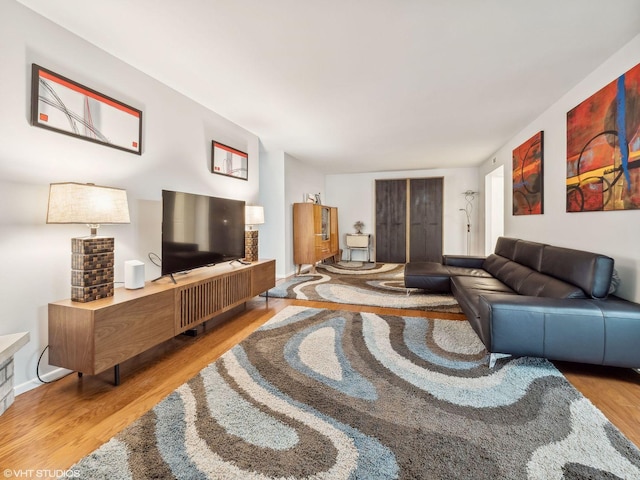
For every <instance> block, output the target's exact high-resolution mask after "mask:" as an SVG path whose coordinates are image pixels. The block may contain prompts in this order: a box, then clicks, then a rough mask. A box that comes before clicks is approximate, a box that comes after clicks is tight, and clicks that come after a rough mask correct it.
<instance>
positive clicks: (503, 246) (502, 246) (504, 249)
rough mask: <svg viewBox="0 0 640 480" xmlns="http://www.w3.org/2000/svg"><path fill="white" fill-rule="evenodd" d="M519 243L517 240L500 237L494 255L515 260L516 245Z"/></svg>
mask: <svg viewBox="0 0 640 480" xmlns="http://www.w3.org/2000/svg"><path fill="white" fill-rule="evenodd" d="M518 241H519V240H518V239H517V238H509V237H498V240H497V241H496V248H495V251H494V253H495V254H496V255H500V256H501V257H505V258H508V259H509V260H513V256H514V255H515V253H516V243H517V242H518Z"/></svg>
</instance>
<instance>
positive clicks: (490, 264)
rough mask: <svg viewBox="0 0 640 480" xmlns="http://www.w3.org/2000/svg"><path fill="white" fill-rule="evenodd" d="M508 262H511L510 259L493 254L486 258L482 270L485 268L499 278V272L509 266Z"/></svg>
mask: <svg viewBox="0 0 640 480" xmlns="http://www.w3.org/2000/svg"><path fill="white" fill-rule="evenodd" d="M507 262H509V259H508V258H506V257H501V256H500V255H496V254H495V253H492V254H491V255H489V256H488V257H487V258H485V260H484V262H483V263H482V268H484V269H485V270H486V271H487V272H489V273H490V274H491V275H493V276H494V277H497V276H498V272H499V271H500V269H501V268H502V267H504V266H505V265H506V264H507Z"/></svg>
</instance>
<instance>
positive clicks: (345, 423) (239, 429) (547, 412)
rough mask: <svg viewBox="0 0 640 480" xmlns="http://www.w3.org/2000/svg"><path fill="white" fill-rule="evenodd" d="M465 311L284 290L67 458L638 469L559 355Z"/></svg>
mask: <svg viewBox="0 0 640 480" xmlns="http://www.w3.org/2000/svg"><path fill="white" fill-rule="evenodd" d="M484 357H485V352H484V350H483V347H482V344H481V343H480V342H479V340H478V339H477V337H476V336H475V334H474V333H473V331H472V330H471V328H470V327H469V325H468V324H467V322H461V321H447V320H433V319H425V318H416V317H401V316H380V315H376V314H372V313H358V312H346V311H340V310H325V309H313V308H306V307H297V306H289V307H286V308H285V309H283V310H282V311H280V312H279V313H278V314H277V315H276V316H275V317H273V318H272V319H271V320H270V321H269V322H267V323H266V324H265V325H264V326H262V327H261V328H260V329H258V330H257V331H256V332H254V333H253V334H251V335H250V336H249V337H248V338H247V339H246V340H244V341H243V342H242V343H240V344H239V345H237V346H236V347H234V348H233V349H232V350H230V351H229V352H227V353H226V354H224V355H223V356H222V357H221V358H220V359H219V360H217V361H216V362H215V363H213V364H211V365H210V366H208V367H206V368H205V369H203V370H202V371H201V372H200V373H199V374H198V375H197V376H196V377H194V378H193V379H191V380H190V381H188V382H187V383H185V384H183V385H182V386H181V387H180V388H178V389H177V390H176V391H175V392H173V393H172V394H170V395H169V396H168V397H166V398H165V399H164V400H163V401H161V402H160V403H159V404H158V405H157V406H156V407H155V408H153V409H152V410H151V411H149V412H148V413H146V414H145V415H144V416H143V417H141V418H140V419H139V420H137V421H136V422H135V423H133V424H132V425H131V426H129V427H128V428H126V429H125V430H124V431H122V432H121V433H120V434H118V435H117V436H116V437H114V438H113V439H111V440H110V441H109V442H108V443H106V444H105V445H103V446H102V447H101V448H99V449H98V450H96V451H95V452H94V453H92V454H91V455H89V456H87V457H85V458H84V459H83V460H82V461H80V462H79V463H78V464H77V465H75V466H74V467H72V469H73V471H74V472H76V471H77V472H78V474H79V475H80V478H91V479H99V478H105V479H106V478H108V479H114V478H117V479H148V478H162V479H169V478H177V479H268V478H281V479H284V478H286V479H298V478H314V479H389V478H407V479H409V478H411V479H474V480H478V479H491V480H496V479H526V478H529V479H541V480H542V479H544V480H549V479H560V478H572V479H578V478H580V479H584V478H590V479H600V478H601V479H605V478H606V479H612V478H625V479H630V478H640V451H638V449H637V448H636V447H635V446H634V445H633V444H631V443H630V442H629V441H628V440H627V439H626V438H625V437H624V436H622V434H621V433H620V432H619V431H618V430H617V429H616V428H615V427H614V426H613V425H612V424H611V423H610V422H608V420H607V419H606V418H605V417H604V416H603V415H602V413H601V412H600V411H599V410H597V409H596V408H595V407H594V406H593V405H592V404H591V403H590V402H589V401H588V400H587V399H585V398H584V397H583V396H582V395H581V394H580V393H579V392H578V391H577V390H575V389H574V388H573V387H572V386H571V385H570V384H569V383H568V382H567V380H566V379H565V378H564V377H563V376H562V374H561V373H560V372H558V370H556V369H555V367H554V366H553V365H552V364H551V363H549V362H547V361H544V360H540V359H532V358H518V359H502V360H501V361H499V362H498V364H497V365H496V367H495V369H494V370H489V369H488V368H487V366H486V362H485V360H484Z"/></svg>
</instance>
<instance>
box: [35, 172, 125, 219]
mask: <svg viewBox="0 0 640 480" xmlns="http://www.w3.org/2000/svg"><path fill="white" fill-rule="evenodd" d="M47 223H86V224H88V225H99V224H105V223H130V219H129V204H128V202H127V192H126V190H122V189H120V188H112V187H101V186H98V185H93V184H90V183H88V184H83V183H72V182H69V183H52V184H51V185H50V187H49V208H48V210H47Z"/></svg>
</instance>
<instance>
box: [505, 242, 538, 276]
mask: <svg viewBox="0 0 640 480" xmlns="http://www.w3.org/2000/svg"><path fill="white" fill-rule="evenodd" d="M544 247H545V244H544V243H537V242H529V241H527V240H518V241H517V242H516V248H515V252H514V254H513V261H514V262H518V263H519V264H520V265H526V266H527V267H529V268H533V269H534V270H537V271H538V272H539V271H540V266H541V265H542V252H543V251H544Z"/></svg>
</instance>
